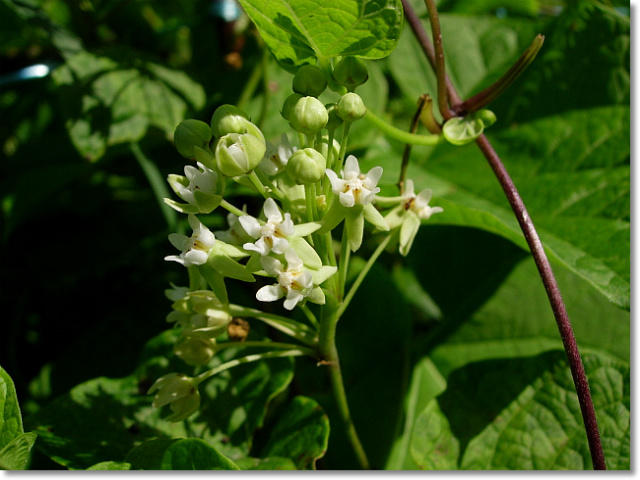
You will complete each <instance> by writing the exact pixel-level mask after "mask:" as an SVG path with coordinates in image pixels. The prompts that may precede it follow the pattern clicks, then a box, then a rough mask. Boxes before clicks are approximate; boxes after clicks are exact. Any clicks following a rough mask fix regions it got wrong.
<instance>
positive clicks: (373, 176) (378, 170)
mask: <svg viewBox="0 0 640 480" xmlns="http://www.w3.org/2000/svg"><path fill="white" fill-rule="evenodd" d="M381 176H382V167H373V168H372V169H371V170H369V173H367V177H366V178H365V180H364V184H365V185H366V187H367V188H368V189H369V190H371V189H373V188H374V187H375V186H376V185H377V184H378V181H379V180H380V177H381Z"/></svg>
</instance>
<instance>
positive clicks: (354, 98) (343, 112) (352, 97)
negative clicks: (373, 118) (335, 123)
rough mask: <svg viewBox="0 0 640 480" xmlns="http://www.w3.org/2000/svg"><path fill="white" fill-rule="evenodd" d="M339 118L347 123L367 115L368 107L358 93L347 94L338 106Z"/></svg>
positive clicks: (339, 101) (341, 98)
mask: <svg viewBox="0 0 640 480" xmlns="http://www.w3.org/2000/svg"><path fill="white" fill-rule="evenodd" d="M336 112H337V113H338V116H339V117H340V118H341V119H342V120H344V121H345V122H349V123H350V122H353V121H355V120H359V119H361V118H362V117H364V116H365V114H366V113H367V107H365V106H364V102H363V101H362V98H360V95H358V94H357V93H353V92H349V93H345V94H344V95H343V96H342V97H340V100H338V103H337V104H336Z"/></svg>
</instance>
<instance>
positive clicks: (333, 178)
mask: <svg viewBox="0 0 640 480" xmlns="http://www.w3.org/2000/svg"><path fill="white" fill-rule="evenodd" d="M325 173H326V174H327V177H329V181H330V182H331V190H333V193H339V192H341V191H342V189H343V188H344V184H345V181H344V180H342V179H340V178H338V175H337V174H336V172H334V171H333V170H331V169H330V168H328V169H327V171H326V172H325Z"/></svg>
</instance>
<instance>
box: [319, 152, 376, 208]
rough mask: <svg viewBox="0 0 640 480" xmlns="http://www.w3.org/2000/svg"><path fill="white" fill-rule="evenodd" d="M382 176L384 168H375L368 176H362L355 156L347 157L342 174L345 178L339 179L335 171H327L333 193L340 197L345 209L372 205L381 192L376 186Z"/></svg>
mask: <svg viewBox="0 0 640 480" xmlns="http://www.w3.org/2000/svg"><path fill="white" fill-rule="evenodd" d="M381 176H382V167H374V168H372V169H371V170H369V173H367V174H366V175H363V174H361V173H360V165H358V160H357V159H356V157H354V156H353V155H349V156H348V157H347V160H346V162H345V166H344V170H343V172H342V177H343V178H338V175H337V174H336V173H335V172H334V171H333V170H331V169H328V170H327V177H329V180H330V181H331V188H332V190H333V193H335V194H336V195H338V196H339V198H340V203H341V204H342V205H344V206H345V207H353V206H354V205H368V204H369V203H371V202H372V201H373V198H374V197H375V195H376V193H378V192H379V191H380V188H379V187H376V185H377V184H378V180H380V177H381Z"/></svg>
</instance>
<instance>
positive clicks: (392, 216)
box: [384, 205, 406, 230]
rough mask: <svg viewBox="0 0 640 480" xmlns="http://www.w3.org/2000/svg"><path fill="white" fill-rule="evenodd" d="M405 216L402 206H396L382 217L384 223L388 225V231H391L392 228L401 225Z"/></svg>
mask: <svg viewBox="0 0 640 480" xmlns="http://www.w3.org/2000/svg"><path fill="white" fill-rule="evenodd" d="M405 214H406V210H405V209H404V208H402V205H398V206H397V207H395V208H393V209H392V210H390V211H389V212H388V213H387V214H386V215H385V216H384V221H385V222H386V224H387V225H388V227H389V229H390V230H393V229H394V228H398V227H399V226H400V225H402V222H403V221H404V216H405Z"/></svg>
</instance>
